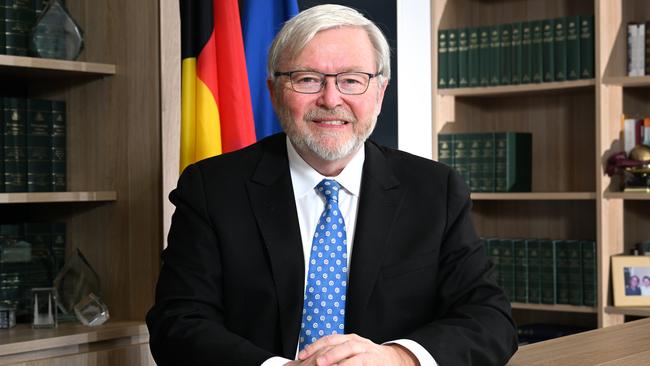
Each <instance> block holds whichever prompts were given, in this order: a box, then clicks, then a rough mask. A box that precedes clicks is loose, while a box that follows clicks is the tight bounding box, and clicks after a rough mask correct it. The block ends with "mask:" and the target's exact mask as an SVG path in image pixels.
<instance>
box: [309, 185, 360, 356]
mask: <svg viewBox="0 0 650 366" xmlns="http://www.w3.org/2000/svg"><path fill="white" fill-rule="evenodd" d="M340 188H341V185H340V184H339V183H338V182H337V181H335V180H331V179H323V180H322V181H321V182H320V183H318V185H317V186H316V190H317V192H318V194H319V195H321V196H322V197H324V198H325V201H326V202H325V210H324V211H323V214H322V215H321V216H320V219H319V220H318V225H317V226H316V232H315V233H314V240H313V241H312V247H311V255H310V257H309V271H308V272H307V286H306V287H305V299H304V301H305V303H304V305H303V310H302V323H301V324H300V342H299V348H300V350H302V349H303V348H305V347H306V346H307V345H309V344H311V343H314V342H315V341H316V340H317V339H319V338H321V337H323V336H326V335H330V334H335V333H338V334H343V332H344V324H345V296H346V295H345V289H346V286H347V282H348V262H347V256H348V255H347V238H346V236H345V222H344V221H343V216H342V215H341V211H340V210H339V203H338V201H339V189H340Z"/></svg>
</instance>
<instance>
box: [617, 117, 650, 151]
mask: <svg viewBox="0 0 650 366" xmlns="http://www.w3.org/2000/svg"><path fill="white" fill-rule="evenodd" d="M621 137H622V140H623V149H624V150H625V154H626V155H629V154H630V151H632V149H633V148H634V147H635V146H636V145H639V144H644V145H648V146H650V118H648V117H645V118H639V117H629V116H625V115H623V116H621Z"/></svg>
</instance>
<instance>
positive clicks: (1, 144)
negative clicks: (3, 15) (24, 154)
mask: <svg viewBox="0 0 650 366" xmlns="http://www.w3.org/2000/svg"><path fill="white" fill-rule="evenodd" d="M2 1H3V0H0V5H1V4H2ZM9 117H10V115H9V112H8V110H7V109H6V107H5V98H3V97H0V134H2V138H0V192H4V191H5V179H4V177H5V139H4V128H5V121H6V120H7V118H9Z"/></svg>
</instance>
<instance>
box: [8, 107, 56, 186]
mask: <svg viewBox="0 0 650 366" xmlns="http://www.w3.org/2000/svg"><path fill="white" fill-rule="evenodd" d="M0 110H1V111H2V113H0V132H2V141H1V143H2V147H3V148H2V150H1V153H2V159H0V161H1V164H0V176H1V177H3V179H0V192H61V191H65V190H66V104H65V102H64V101H55V100H40V99H23V98H9V97H5V98H0Z"/></svg>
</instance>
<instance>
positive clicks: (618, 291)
mask: <svg viewBox="0 0 650 366" xmlns="http://www.w3.org/2000/svg"><path fill="white" fill-rule="evenodd" d="M612 287H613V290H614V306H650V256H643V255H634V256H633V255H616V256H612Z"/></svg>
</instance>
